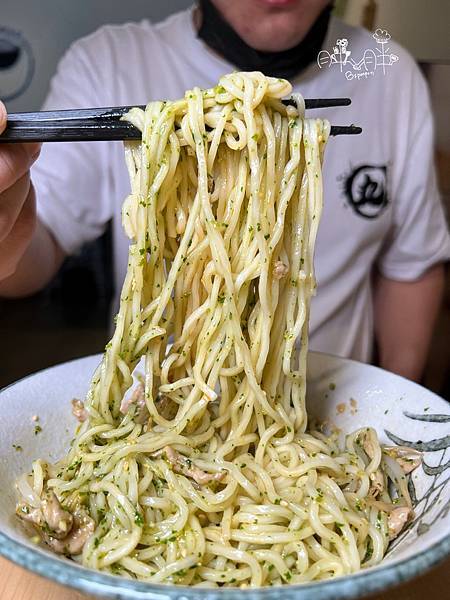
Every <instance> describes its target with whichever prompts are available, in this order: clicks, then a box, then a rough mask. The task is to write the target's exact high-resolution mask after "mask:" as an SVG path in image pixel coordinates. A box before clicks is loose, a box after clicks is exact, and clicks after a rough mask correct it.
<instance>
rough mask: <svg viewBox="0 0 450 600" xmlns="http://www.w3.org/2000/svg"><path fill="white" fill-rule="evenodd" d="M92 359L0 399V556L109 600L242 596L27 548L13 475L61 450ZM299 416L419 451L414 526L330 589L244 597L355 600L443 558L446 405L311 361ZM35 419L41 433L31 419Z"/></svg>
mask: <svg viewBox="0 0 450 600" xmlns="http://www.w3.org/2000/svg"><path fill="white" fill-rule="evenodd" d="M99 358H100V357H99V356H91V357H87V358H83V359H79V360H76V361H72V362H70V363H65V364H63V365H59V366H57V367H54V368H52V369H47V370H45V371H41V372H40V373H37V374H35V375H32V376H30V377H27V378H25V379H23V380H21V381H19V382H17V383H16V384H14V385H12V386H9V387H8V388H5V389H4V390H2V391H1V392H0V406H1V411H0V432H1V436H0V482H1V489H0V554H3V555H4V556H6V557H7V558H10V559H11V560H13V561H15V562H17V563H19V564H21V565H22V566H24V567H26V568H28V569H30V570H33V571H35V572H37V573H40V574H42V575H45V576H47V577H50V578H51V579H54V580H56V581H59V582H60V583H63V584H67V585H71V586H73V587H77V588H78V589H80V590H83V591H86V592H90V593H96V594H99V595H102V596H103V597H109V598H152V599H155V600H156V599H157V598H158V599H161V598H173V599H175V598H185V599H189V600H194V599H196V598H202V599H203V600H204V599H205V598H208V600H209V599H212V598H216V597H217V598H219V597H220V598H221V599H224V598H229V597H230V598H231V597H233V598H235V599H236V598H237V595H238V594H239V595H242V594H243V591H242V590H229V589H228V590H215V591H208V590H205V589H203V590H199V589H198V588H197V589H194V588H191V589H187V588H179V587H178V588H175V587H171V586H158V585H148V584H144V583H141V582H133V581H128V580H125V579H121V578H118V577H113V576H109V575H104V574H100V573H96V572H94V571H91V570H89V569H85V568H83V567H79V566H78V565H75V564H74V563H72V562H70V561H67V560H65V559H60V558H57V557H55V556H54V555H53V554H51V553H49V552H47V551H46V550H44V549H42V548H38V547H36V546H35V545H34V544H33V543H32V542H31V541H29V540H28V539H27V538H26V536H25V535H24V534H23V532H22V531H21V529H20V527H18V524H17V522H16V519H15V518H14V516H13V515H14V505H15V493H14V489H13V485H14V481H15V479H16V478H17V476H18V475H19V474H20V473H22V472H24V471H26V470H28V469H29V467H30V465H31V462H32V460H34V459H35V458H37V457H42V458H44V459H47V460H51V461H54V460H56V459H57V458H58V457H60V456H61V455H62V454H63V453H64V451H65V449H66V448H67V446H68V443H69V441H70V439H71V437H72V435H73V430H74V428H75V425H76V422H75V419H74V417H73V416H72V415H71V410H70V400H71V399H72V398H73V397H78V398H82V397H83V396H84V395H85V393H86V391H87V387H88V384H89V379H90V376H91V374H92V372H93V371H94V369H95V367H96V365H97V364H98V362H99ZM308 373H309V375H308V379H309V381H308V413H309V415H312V416H314V417H316V418H317V419H319V420H320V421H324V420H328V421H329V422H331V423H333V424H335V425H336V426H337V427H339V428H340V429H342V430H343V431H345V432H350V431H353V430H355V429H357V428H359V427H363V426H368V425H370V426H372V427H374V428H375V429H376V430H377V431H378V434H379V436H380V438H381V440H382V442H384V443H389V444H401V445H406V446H410V447H411V448H415V449H417V450H421V451H423V452H424V461H423V465H422V466H421V467H420V468H418V469H416V471H414V472H413V474H412V478H411V480H410V493H411V496H412V498H413V500H414V503H415V519H414V521H413V522H412V523H411V524H410V525H409V527H408V528H407V530H406V531H404V532H403V533H402V534H401V535H400V536H399V537H398V538H397V539H396V540H395V541H394V542H393V543H392V544H391V546H390V548H389V551H388V553H387V556H386V557H385V559H384V560H383V562H382V563H381V565H379V566H377V567H373V568H370V569H367V570H365V571H363V572H361V573H359V574H356V575H352V576H349V577H342V578H340V579H336V580H334V581H328V582H319V583H314V584H308V585H304V586H284V587H283V588H282V589H280V588H278V591H276V590H275V589H273V588H264V589H261V590H255V591H251V590H246V591H245V592H244V593H245V595H246V596H247V597H248V598H255V599H262V598H265V599H269V598H277V597H278V596H279V595H280V594H282V595H283V598H284V599H285V600H289V599H290V598H294V597H295V598H296V599H299V598H305V599H306V598H308V599H313V600H319V599H322V598H323V599H325V598H329V597H330V594H331V595H332V597H333V598H336V599H337V598H354V597H357V596H360V595H363V594H364V593H368V592H370V591H375V590H379V589H382V588H385V587H387V586H389V585H392V584H395V583H396V582H399V581H402V580H405V579H408V578H410V577H413V576H414V575H416V574H418V573H419V572H420V571H423V570H425V569H426V568H428V567H430V566H431V565H432V564H434V563H436V562H438V561H439V560H442V559H443V558H444V557H445V556H446V555H447V554H449V553H450V483H449V479H450V477H449V473H450V452H449V447H450V435H449V434H450V406H449V404H448V403H447V402H446V401H445V400H443V399H441V398H439V397H438V396H436V395H435V394H432V393H431V392H429V391H428V390H426V389H424V388H422V387H420V386H418V385H416V384H414V383H411V382H410V381H407V380H405V379H403V378H401V377H398V376H396V375H393V374H391V373H387V372H385V371H382V370H381V369H377V368H376V367H371V366H368V365H364V364H361V363H357V362H354V361H350V360H345V359H341V358H336V357H332V356H328V355H325V354H319V353H310V356H309V364H308ZM34 415H37V416H39V425H40V427H41V428H42V431H38V430H36V421H35V420H33V416H34Z"/></svg>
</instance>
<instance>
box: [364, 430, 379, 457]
mask: <svg viewBox="0 0 450 600" xmlns="http://www.w3.org/2000/svg"><path fill="white" fill-rule="evenodd" d="M362 441H363V448H364V452H365V453H366V454H367V456H368V457H369V458H370V460H372V459H373V457H374V456H375V447H376V445H377V444H378V439H377V437H376V434H375V432H373V431H372V430H371V429H366V430H365V431H364V433H363V435H362Z"/></svg>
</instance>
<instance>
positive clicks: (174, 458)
mask: <svg viewBox="0 0 450 600" xmlns="http://www.w3.org/2000/svg"><path fill="white" fill-rule="evenodd" d="M164 454H165V455H166V458H167V460H168V461H169V463H170V464H171V465H172V467H173V470H174V471H175V472H176V473H181V474H182V475H185V476H186V477H190V478H191V479H193V480H194V481H195V482H196V483H197V484H198V485H205V484H207V483H209V482H211V481H221V480H222V479H223V478H224V477H225V475H226V473H225V472H222V473H206V471H203V470H202V469H200V468H199V467H196V466H195V465H194V464H193V463H192V461H191V459H190V458H186V457H185V456H183V455H182V454H179V453H178V452H177V451H176V450H174V449H173V448H172V447H171V446H165V448H164Z"/></svg>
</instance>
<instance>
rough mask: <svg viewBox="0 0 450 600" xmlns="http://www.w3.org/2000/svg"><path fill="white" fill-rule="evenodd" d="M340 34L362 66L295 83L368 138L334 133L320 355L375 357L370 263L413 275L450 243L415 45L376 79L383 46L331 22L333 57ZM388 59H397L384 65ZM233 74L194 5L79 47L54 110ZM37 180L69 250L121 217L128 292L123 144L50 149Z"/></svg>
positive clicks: (161, 92)
mask: <svg viewBox="0 0 450 600" xmlns="http://www.w3.org/2000/svg"><path fill="white" fill-rule="evenodd" d="M338 38H340V39H342V38H347V39H348V50H349V51H351V58H352V60H353V64H352V63H350V62H348V63H347V64H346V65H340V64H339V63H333V64H331V65H330V66H327V64H329V63H326V59H327V55H325V65H324V67H323V68H322V69H319V67H318V65H317V64H312V65H310V67H308V69H307V70H306V71H305V72H304V73H302V74H301V75H300V76H299V77H298V78H297V79H295V80H294V81H293V82H292V83H293V85H294V88H295V90H297V91H300V92H301V93H302V94H303V96H304V97H310V98H320V97H323V98H326V97H340V96H346V97H350V98H351V99H352V105H351V106H350V107H347V108H336V109H327V110H326V112H324V111H309V112H308V116H314V112H315V113H316V116H319V115H323V116H326V117H327V118H328V119H329V120H330V121H331V123H332V124H336V125H348V124H349V123H355V124H358V125H361V126H362V127H363V130H364V133H363V134H362V135H359V136H341V137H337V138H331V139H330V141H329V144H328V148H327V150H326V158H325V165H324V190H325V207H324V212H323V217H322V222H321V225H320V229H319V235H318V240H317V247H316V256H315V265H316V275H317V280H318V294H317V296H316V298H315V299H314V301H313V306H312V311H311V323H310V332H311V336H310V347H311V348H313V349H316V350H321V351H324V352H330V353H333V354H338V355H341V356H349V357H353V358H356V359H359V360H363V361H367V360H370V356H371V350H372V340H373V316H372V312H373V311H372V297H371V271H372V267H373V266H374V265H376V266H377V267H378V269H379V270H380V272H381V273H382V274H383V275H385V276H386V277H389V278H392V279H396V280H402V281H410V280H414V279H416V278H418V277H420V276H421V275H422V274H423V273H424V272H425V271H426V270H427V269H428V268H429V267H430V266H432V265H433V264H435V263H437V262H440V261H443V260H447V259H448V258H449V257H450V241H449V235H448V231H447V228H446V224H445V218H444V214H443V210H442V207H441V204H440V200H439V196H438V192H437V189H436V178H435V173H434V169H433V164H432V152H433V146H432V136H433V134H432V119H431V114H430V105H429V98H428V93H427V88H426V85H425V82H424V79H423V77H422V75H421V74H420V72H419V69H418V68H417V66H416V65H415V63H414V61H413V60H412V58H411V57H410V56H409V55H408V53H407V52H406V51H405V50H403V49H402V48H401V47H399V46H398V45H397V44H395V43H389V44H388V45H389V46H390V52H391V53H392V52H394V53H395V55H397V56H398V61H397V62H394V63H393V64H387V65H386V66H385V67H384V70H385V73H384V74H383V69H382V66H380V65H378V66H377V67H376V69H375V72H374V74H373V75H370V70H371V68H372V70H373V61H374V57H375V55H376V54H379V52H378V49H379V48H380V47H382V44H380V43H378V42H376V41H375V39H374V38H373V37H372V36H371V34H370V33H369V32H367V31H365V30H363V29H360V28H354V27H350V26H348V25H345V24H343V23H342V22H340V21H339V20H337V19H335V18H332V20H331V24H330V29H329V31H328V35H327V38H326V40H325V42H324V49H327V50H328V51H329V53H330V55H335V53H334V52H333V48H334V47H335V46H336V40H337V39H338ZM385 46H386V45H384V46H383V48H384V49H385V50H386V48H385ZM375 48H377V50H375ZM336 49H338V48H337V47H336ZM367 49H369V51H368V52H367V51H366V50H367ZM370 49H372V53H371V52H370ZM365 51H366V52H365ZM335 56H337V55H335ZM363 59H365V63H364V64H363V63H361V61H362V60H363ZM328 60H329V59H328ZM394 60H395V59H394ZM371 61H372V62H371ZM363 62H364V61H363ZM385 62H386V63H390V62H393V61H392V60H391V59H389V58H388V57H387V56H386V57H385ZM359 63H361V64H359ZM358 64H359V67H358ZM358 68H359V70H358ZM233 70H235V68H234V67H233V65H230V64H229V63H227V62H225V61H224V60H222V59H221V58H219V57H218V56H216V55H215V54H214V53H213V52H212V51H211V50H209V49H208V47H207V46H206V45H205V44H204V43H203V42H202V41H201V40H199V39H198V38H197V36H196V31H195V29H194V26H193V22H192V13H191V11H190V10H188V11H184V12H180V13H177V14H174V15H172V16H171V17H170V18H168V19H167V20H165V21H164V22H162V23H158V24H156V25H152V24H151V23H149V22H148V21H143V22H141V23H139V24H126V25H122V26H106V27H103V28H101V29H100V30H98V31H97V32H95V33H94V34H92V35H90V36H88V37H86V38H84V39H82V40H79V41H77V42H76V43H75V44H74V45H73V46H72V47H71V48H70V50H69V51H68V52H67V54H66V55H65V57H64V58H63V59H62V60H61V63H60V65H59V68H58V71H57V74H56V75H55V77H54V78H53V81H52V84H51V90H50V93H49V96H48V98H47V101H46V103H45V108H47V109H50V108H52V109H56V108H77V107H95V106H117V105H132V104H145V103H146V102H148V101H150V100H157V99H176V98H179V97H182V96H183V95H184V92H185V90H187V89H191V88H192V87H194V86H199V87H201V88H208V87H211V86H214V85H215V84H216V83H217V81H218V80H219V78H220V76H221V75H223V74H225V73H228V72H230V71H233ZM366 71H367V73H369V74H368V75H364V73H365V72H366ZM360 73H361V75H360ZM32 175H33V180H34V183H35V186H36V190H37V198H38V214H39V217H40V219H41V220H42V221H43V222H44V224H45V225H47V226H48V228H49V229H50V230H51V231H52V232H53V234H54V235H55V237H56V239H57V240H58V242H59V243H60V245H61V246H62V248H63V249H64V250H65V251H66V252H67V253H74V252H76V251H77V250H78V249H79V248H80V246H81V245H82V244H83V243H84V242H86V241H89V240H92V239H94V238H96V237H97V236H99V235H100V234H101V233H102V231H103V229H104V227H105V224H106V223H107V221H108V220H109V219H111V218H112V219H113V240H114V265H115V280H116V293H117V294H118V293H119V291H120V288H121V286H122V282H123V279H124V274H125V270H126V263H127V246H128V240H127V238H126V237H125V235H124V233H123V231H122V226H121V219H120V209H121V204H122V201H123V199H124V198H125V197H126V195H127V194H128V192H129V181H128V176H127V172H126V168H125V162H124V153H123V145H122V143H120V142H97V143H92V142H91V143H82V142H78V143H63V144H61V143H60V144H46V145H44V148H43V150H42V154H41V157H40V159H39V161H38V162H37V163H36V165H35V167H34V168H33V173H32Z"/></svg>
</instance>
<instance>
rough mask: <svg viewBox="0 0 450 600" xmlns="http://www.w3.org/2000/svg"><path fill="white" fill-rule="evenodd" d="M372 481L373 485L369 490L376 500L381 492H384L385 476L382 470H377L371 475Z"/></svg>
mask: <svg viewBox="0 0 450 600" xmlns="http://www.w3.org/2000/svg"><path fill="white" fill-rule="evenodd" d="M370 480H371V482H372V485H371V486H370V489H369V494H370V495H371V496H372V497H373V498H375V496H378V494H379V493H380V492H382V491H383V490H384V476H383V473H382V472H381V470H380V469H377V470H376V471H374V472H373V473H371V474H370Z"/></svg>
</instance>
